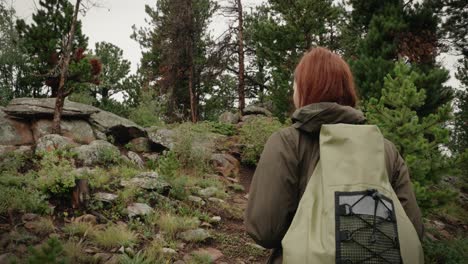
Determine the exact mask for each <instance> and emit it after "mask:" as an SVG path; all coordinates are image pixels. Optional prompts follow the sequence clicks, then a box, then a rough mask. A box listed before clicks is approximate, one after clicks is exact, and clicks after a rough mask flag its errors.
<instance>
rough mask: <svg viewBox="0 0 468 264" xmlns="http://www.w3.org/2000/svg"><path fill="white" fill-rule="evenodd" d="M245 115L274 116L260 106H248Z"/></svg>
mask: <svg viewBox="0 0 468 264" xmlns="http://www.w3.org/2000/svg"><path fill="white" fill-rule="evenodd" d="M243 113H244V115H264V116H273V114H272V113H271V112H270V111H268V110H267V109H265V108H263V107H259V106H254V105H251V106H247V107H246V108H244V111H243Z"/></svg>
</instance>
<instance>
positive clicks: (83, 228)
mask: <svg viewBox="0 0 468 264" xmlns="http://www.w3.org/2000/svg"><path fill="white" fill-rule="evenodd" d="M62 230H63V232H64V233H65V234H67V235H69V236H84V235H85V234H87V235H90V234H92V232H93V225H92V224H90V223H87V222H73V223H70V224H67V225H65V226H64V227H63V229H62Z"/></svg>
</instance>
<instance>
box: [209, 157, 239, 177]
mask: <svg viewBox="0 0 468 264" xmlns="http://www.w3.org/2000/svg"><path fill="white" fill-rule="evenodd" d="M211 162H212V163H213V165H214V167H215V169H216V171H218V172H219V173H220V174H221V175H223V176H224V177H229V176H234V177H237V175H238V174H239V167H240V162H239V161H238V160H237V159H236V158H234V157H233V156H232V155H229V154H219V153H216V154H213V155H211Z"/></svg>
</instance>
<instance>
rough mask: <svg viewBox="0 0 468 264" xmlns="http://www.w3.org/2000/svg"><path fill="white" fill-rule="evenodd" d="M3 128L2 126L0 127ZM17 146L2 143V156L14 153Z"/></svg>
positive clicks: (0, 147)
mask: <svg viewBox="0 0 468 264" xmlns="http://www.w3.org/2000/svg"><path fill="white" fill-rule="evenodd" d="M0 129H1V128H0ZM16 149H17V148H16V147H15V146H3V145H0V156H3V155H6V154H9V153H12V152H13V151H15V150H16Z"/></svg>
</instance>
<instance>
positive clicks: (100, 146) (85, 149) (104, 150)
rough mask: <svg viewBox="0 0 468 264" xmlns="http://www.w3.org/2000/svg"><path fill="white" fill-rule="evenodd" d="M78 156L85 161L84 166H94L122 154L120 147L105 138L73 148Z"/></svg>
mask: <svg viewBox="0 0 468 264" xmlns="http://www.w3.org/2000/svg"><path fill="white" fill-rule="evenodd" d="M72 151H73V152H75V153H76V154H77V158H78V159H79V160H81V161H83V165H84V166H93V165H97V164H102V163H106V162H109V160H110V159H113V158H116V157H119V156H120V151H119V149H118V148H117V147H116V146H114V145H112V144H111V143H109V142H107V141H103V140H95V141H93V142H91V144H89V145H82V146H79V147H76V148H73V149H72Z"/></svg>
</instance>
